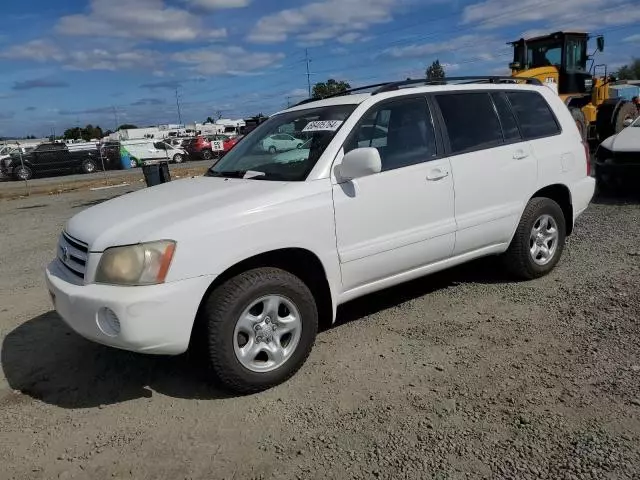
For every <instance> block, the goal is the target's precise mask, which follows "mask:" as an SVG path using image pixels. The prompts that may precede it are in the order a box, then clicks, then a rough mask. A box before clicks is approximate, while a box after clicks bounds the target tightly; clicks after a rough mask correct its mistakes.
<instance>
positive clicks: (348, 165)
mask: <svg viewBox="0 0 640 480" xmlns="http://www.w3.org/2000/svg"><path fill="white" fill-rule="evenodd" d="M381 171H382V160H381V158H380V152H378V149H377V148H372V147H367V148H356V149H355V150H351V151H350V152H349V153H347V154H346V155H345V156H344V157H343V159H342V163H341V164H340V166H339V167H338V175H339V176H340V178H341V179H342V180H353V179H355V178H361V177H366V176H368V175H373V174H374V173H380V172H381Z"/></svg>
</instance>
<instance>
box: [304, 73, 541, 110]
mask: <svg viewBox="0 0 640 480" xmlns="http://www.w3.org/2000/svg"><path fill="white" fill-rule="evenodd" d="M463 81H464V82H463ZM449 82H463V83H462V84H463V85H464V84H471V83H518V82H525V83H527V84H528V85H542V82H541V81H540V80H538V79H537V78H532V77H508V76H500V75H498V76H495V75H492V76H485V75H477V76H466V77H446V78H437V79H432V80H429V79H426V78H419V79H414V80H411V79H409V80H402V81H400V82H384V83H376V84H373V85H365V86H363V87H357V88H350V89H349V90H344V91H342V92H338V93H334V94H332V95H327V96H326V97H319V98H316V97H311V98H306V99H304V100H302V101H301V102H298V103H296V104H295V105H293V107H297V106H299V105H304V104H305V103H311V102H315V101H317V100H324V99H326V98H334V97H341V96H343V95H349V94H351V93H353V92H360V91H362V90H368V89H370V88H375V89H376V90H374V91H373V92H371V95H377V94H378V93H383V92H392V91H394V90H398V89H399V88H400V87H404V86H407V85H420V84H422V85H447V84H448V83H449Z"/></svg>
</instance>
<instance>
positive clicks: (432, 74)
mask: <svg viewBox="0 0 640 480" xmlns="http://www.w3.org/2000/svg"><path fill="white" fill-rule="evenodd" d="M426 75H427V80H438V79H440V78H444V77H445V71H444V68H443V67H442V65H440V60H436V61H435V62H433V63H432V64H431V65H430V66H429V67H428V68H427V72H426Z"/></svg>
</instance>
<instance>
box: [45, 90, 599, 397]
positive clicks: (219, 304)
mask: <svg viewBox="0 0 640 480" xmlns="http://www.w3.org/2000/svg"><path fill="white" fill-rule="evenodd" d="M413 83H415V82H399V83H395V84H388V85H385V86H383V87H381V88H379V89H378V90H377V91H374V92H373V93H365V94H362V93H358V94H353V93H352V94H346V95H342V96H336V97H333V98H327V99H323V100H319V101H313V102H307V103H303V104H299V105H297V106H294V107H293V108H289V109H288V110H285V111H283V112H280V113H278V114H276V115H274V116H272V117H271V118H270V119H269V120H268V121H266V122H265V123H263V124H261V125H260V126H258V127H257V128H256V129H255V130H253V131H252V132H251V133H250V134H249V135H247V137H246V138H244V139H243V140H242V141H241V142H240V143H239V144H238V145H237V146H236V147H235V148H234V149H233V150H231V152H229V154H228V155H227V156H225V157H224V158H223V159H222V160H221V161H219V162H218V163H216V164H215V165H214V166H213V167H212V168H211V169H210V170H209V171H208V172H207V174H206V175H205V176H203V177H198V178H191V179H184V180H179V181H173V182H170V183H166V184H163V185H159V186H156V187H153V188H148V189H144V190H141V191H138V192H135V193H131V194H128V195H125V196H121V197H118V198H115V199H112V200H110V201H108V202H105V203H102V204H100V205H98V206H95V207H92V208H90V209H88V210H86V211H84V212H82V213H79V214H78V215H76V216H74V217H73V218H72V219H71V220H69V222H68V223H67V225H66V226H65V229H64V232H63V233H62V235H61V237H60V240H59V245H58V253H57V258H56V259H55V260H54V261H53V262H52V263H51V264H50V265H49V266H48V267H47V271H46V278H47V285H48V288H49V290H50V293H51V296H52V299H53V301H54V303H55V308H56V310H57V311H58V312H59V314H60V315H61V316H62V318H63V319H64V320H65V321H66V322H67V323H68V324H69V325H70V326H71V327H72V328H73V329H74V330H75V331H76V332H78V333H79V334H80V335H83V336H84V337H86V338H88V339H90V340H93V341H96V342H99V343H102V344H105V345H110V346H113V347H117V348H122V349H127V350H132V351H136V352H143V353H154V354H170V355H176V354H180V353H183V352H185V351H186V350H187V348H188V347H189V346H190V345H194V344H195V343H200V344H201V345H204V346H206V349H207V352H208V359H209V363H210V366H211V371H212V375H213V376H214V377H215V378H216V379H217V381H219V382H220V383H222V384H223V385H224V386H226V387H227V388H229V389H232V390H235V391H238V392H254V391H259V390H262V389H265V388H269V387H271V386H274V385H276V384H278V383H280V382H283V381H285V380H286V379H287V378H289V377H290V376H292V375H293V374H294V373H295V372H296V371H297V370H298V369H299V368H300V367H301V366H302V364H303V363H304V361H305V360H306V358H307V356H308V355H309V353H310V351H311V348H312V345H313V343H314V340H315V337H316V332H317V330H318V325H319V323H321V322H329V323H330V322H332V321H333V320H334V319H335V314H336V308H337V306H338V305H340V304H342V303H345V302H347V301H349V300H352V299H354V298H356V297H360V296H363V295H366V294H369V293H371V292H375V291H377V290H381V289H384V288H386V287H389V286H391V285H396V284H399V283H401V282H406V281H407V280H411V279H414V278H416V277H420V276H423V275H426V274H430V273H432V272H436V271H438V270H442V269H445V268H448V267H451V266H453V265H457V264H460V263H463V262H467V261H470V260H472V259H475V258H478V257H483V256H487V255H503V258H504V259H505V260H506V264H507V266H508V267H509V268H510V269H511V270H512V271H513V273H514V274H515V275H516V276H518V277H520V278H524V279H533V278H536V277H540V276H542V275H545V274H547V273H549V272H550V271H551V270H552V269H553V268H554V267H555V265H556V264H557V263H558V261H559V259H560V256H561V254H562V250H563V248H564V245H565V238H566V236H567V235H569V234H571V232H572V230H573V226H574V222H575V219H576V217H577V216H578V215H579V214H580V213H582V212H583V211H584V210H585V209H586V208H587V206H588V205H589V202H590V200H591V198H592V196H593V193H594V184H595V182H594V180H593V179H592V178H591V176H590V175H589V156H588V150H586V149H585V146H584V145H583V143H582V139H581V136H580V132H579V131H578V128H577V127H576V124H575V123H574V121H573V118H572V117H571V114H570V113H569V110H568V109H567V108H566V106H565V105H564V104H563V102H562V101H561V100H560V98H559V97H558V96H557V95H556V94H554V92H553V91H552V90H551V89H549V88H547V87H545V86H542V85H536V84H533V83H534V82H533V81H532V80H531V81H530V83H531V84H527V85H525V84H514V83H505V82H498V81H495V80H493V79H491V80H490V81H487V80H486V79H485V80H484V81H483V80H478V81H477V82H476V83H473V84H471V83H469V81H468V80H467V81H466V83H465V84H460V83H458V84H455V83H449V84H437V85H429V84H427V85H425V84H424V81H423V82H422V84H421V85H419V86H415V85H413ZM372 126H373V127H375V128H372ZM377 127H380V128H377ZM285 129H286V130H294V131H296V132H301V133H302V134H303V135H305V136H306V138H309V139H310V140H311V142H310V143H309V144H308V145H306V146H305V148H304V149H301V155H296V156H291V158H290V161H283V159H282V158H279V159H277V160H275V161H274V157H275V156H277V154H275V153H273V152H271V153H269V152H265V150H264V148H263V143H264V140H265V139H266V138H269V137H270V136H271V135H274V134H275V133H276V132H278V131H281V130H285ZM363 129H364V132H363V131H361V130H363ZM380 131H384V132H385V133H386V138H385V139H382V140H383V141H381V139H380V138H378V136H379V135H378V132H380ZM366 132H369V133H370V134H371V135H372V136H374V135H375V136H376V138H371V139H370V145H374V146H377V147H372V146H366V138H365V136H366ZM363 142H364V145H363Z"/></svg>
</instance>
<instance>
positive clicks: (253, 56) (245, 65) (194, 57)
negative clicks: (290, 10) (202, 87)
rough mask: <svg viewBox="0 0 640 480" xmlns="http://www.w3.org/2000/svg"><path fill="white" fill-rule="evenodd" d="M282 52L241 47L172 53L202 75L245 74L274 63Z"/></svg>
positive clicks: (173, 57) (175, 57)
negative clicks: (249, 50) (248, 49)
mask: <svg viewBox="0 0 640 480" xmlns="http://www.w3.org/2000/svg"><path fill="white" fill-rule="evenodd" d="M284 57H285V55H284V54H282V53H267V52H248V51H246V50H245V49H243V48H241V47H229V48H224V49H219V48H202V49H195V50H186V51H183V52H178V53H174V54H173V55H172V57H171V58H172V59H173V60H175V61H176V62H180V63H185V64H188V65H191V69H192V70H194V71H195V72H198V73H200V74H203V75H246V74H251V73H256V72H258V71H260V70H263V69H265V68H267V67H271V66H274V65H276V64H277V63H278V62H280V61H281V60H282V59H284Z"/></svg>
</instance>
